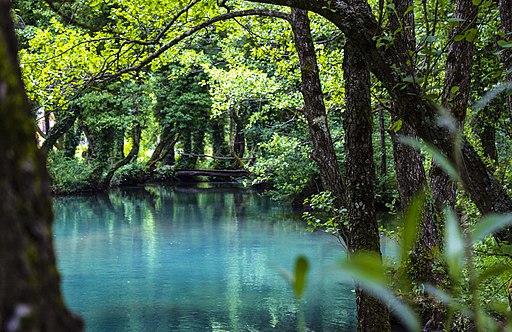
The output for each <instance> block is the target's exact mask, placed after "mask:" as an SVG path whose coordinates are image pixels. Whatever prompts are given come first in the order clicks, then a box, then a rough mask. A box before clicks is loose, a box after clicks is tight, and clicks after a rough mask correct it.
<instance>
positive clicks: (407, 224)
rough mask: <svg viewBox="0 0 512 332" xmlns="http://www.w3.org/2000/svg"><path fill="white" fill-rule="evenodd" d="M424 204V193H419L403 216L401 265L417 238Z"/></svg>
mask: <svg viewBox="0 0 512 332" xmlns="http://www.w3.org/2000/svg"><path fill="white" fill-rule="evenodd" d="M424 204H425V193H423V191H422V192H420V193H418V194H417V195H416V197H415V198H414V200H412V202H411V204H410V205H409V206H408V207H407V213H406V214H405V220H404V223H403V224H404V229H403V232H402V263H404V262H405V261H406V260H407V257H408V255H409V251H410V250H411V249H412V247H413V245H414V243H415V242H416V238H417V237H418V229H419V225H420V222H421V215H422V212H423V206H424Z"/></svg>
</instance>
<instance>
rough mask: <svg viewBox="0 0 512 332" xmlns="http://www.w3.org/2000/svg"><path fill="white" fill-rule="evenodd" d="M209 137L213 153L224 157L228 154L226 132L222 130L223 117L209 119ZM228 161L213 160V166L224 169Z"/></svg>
mask: <svg viewBox="0 0 512 332" xmlns="http://www.w3.org/2000/svg"><path fill="white" fill-rule="evenodd" d="M211 121H212V122H211V124H210V127H211V139H212V149H213V155H215V156H219V157H226V156H228V155H229V145H228V144H227V143H226V134H225V132H224V127H225V123H224V119H223V118H217V119H212V120H211ZM227 165H228V163H227V162H226V161H225V160H215V161H214V168H216V169H224V168H225V167H227Z"/></svg>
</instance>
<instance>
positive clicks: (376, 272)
mask: <svg viewBox="0 0 512 332" xmlns="http://www.w3.org/2000/svg"><path fill="white" fill-rule="evenodd" d="M341 267H342V269H343V271H342V272H343V274H344V275H346V276H348V277H350V278H351V279H354V281H355V282H356V283H357V285H358V286H359V287H360V288H362V289H363V290H365V291H367V292H368V293H370V294H371V295H372V296H374V297H375V298H377V299H379V300H380V301H381V302H382V303H384V304H386V305H388V306H389V307H390V308H391V309H392V310H393V313H394V314H395V315H396V316H397V317H398V318H399V319H400V320H401V321H402V323H403V324H404V325H405V326H406V327H407V328H408V330H409V331H420V323H419V319H418V316H417V315H416V313H415V312H414V311H413V310H412V309H411V307H409V306H408V305H406V304H405V303H403V302H402V301H401V300H399V299H398V298H397V297H396V296H395V295H394V294H393V292H392V291H391V290H390V289H389V288H388V287H387V284H388V283H387V281H386V278H385V276H384V269H383V267H382V262H381V259H380V256H379V255H377V254H372V253H361V254H356V255H354V256H352V257H351V258H350V259H349V260H346V261H344V262H343V263H342V264H341Z"/></svg>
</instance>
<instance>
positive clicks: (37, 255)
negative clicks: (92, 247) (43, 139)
mask: <svg viewBox="0 0 512 332" xmlns="http://www.w3.org/2000/svg"><path fill="white" fill-rule="evenodd" d="M16 56H17V46H16V37H15V34H14V28H13V25H12V21H11V18H10V1H9V0H0V149H1V151H2V153H1V154H0V174H1V175H2V176H1V177H0V192H1V193H2V195H3V198H2V200H0V216H1V217H0V330H2V331H4V330H7V331H53V332H58V331H81V330H82V328H83V324H82V321H81V320H80V319H79V318H78V317H76V316H74V315H73V314H72V313H71V312H69V311H68V309H67V308H66V305H65V304H64V301H63V298H62V294H61V291H60V277H59V273H58V271H57V268H56V261H55V254H54V248H53V242H52V241H53V236H52V229H51V226H52V221H53V213H52V207H51V200H50V194H49V190H48V175H47V173H46V169H45V162H44V157H43V156H42V154H41V153H40V151H39V150H38V149H37V146H36V141H35V135H34V132H35V126H34V122H33V119H32V117H31V116H30V114H29V104H28V100H27V97H26V95H25V92H24V87H23V83H22V81H21V74H20V71H19V65H18V61H17V57H16Z"/></svg>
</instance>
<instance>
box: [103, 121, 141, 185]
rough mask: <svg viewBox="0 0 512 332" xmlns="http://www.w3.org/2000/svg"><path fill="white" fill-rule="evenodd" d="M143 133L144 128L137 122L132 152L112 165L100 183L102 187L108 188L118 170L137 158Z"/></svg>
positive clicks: (134, 129) (134, 128)
mask: <svg viewBox="0 0 512 332" xmlns="http://www.w3.org/2000/svg"><path fill="white" fill-rule="evenodd" d="M141 134H142V128H141V126H140V124H139V123H136V124H135V126H134V127H133V129H132V140H133V143H132V148H131V150H130V152H129V153H128V155H127V156H126V157H125V158H123V159H121V160H119V161H118V162H117V163H116V164H115V165H114V166H112V168H111V169H110V170H109V171H108V173H107V175H106V176H105V177H104V178H103V179H102V180H101V183H100V185H99V187H100V189H106V188H108V187H109V186H110V181H112V177H113V176H114V174H115V173H116V171H117V170H118V169H119V168H121V167H123V166H124V165H127V164H128V163H130V162H131V161H133V160H135V159H136V158H137V155H138V154H139V147H140V139H141Z"/></svg>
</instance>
